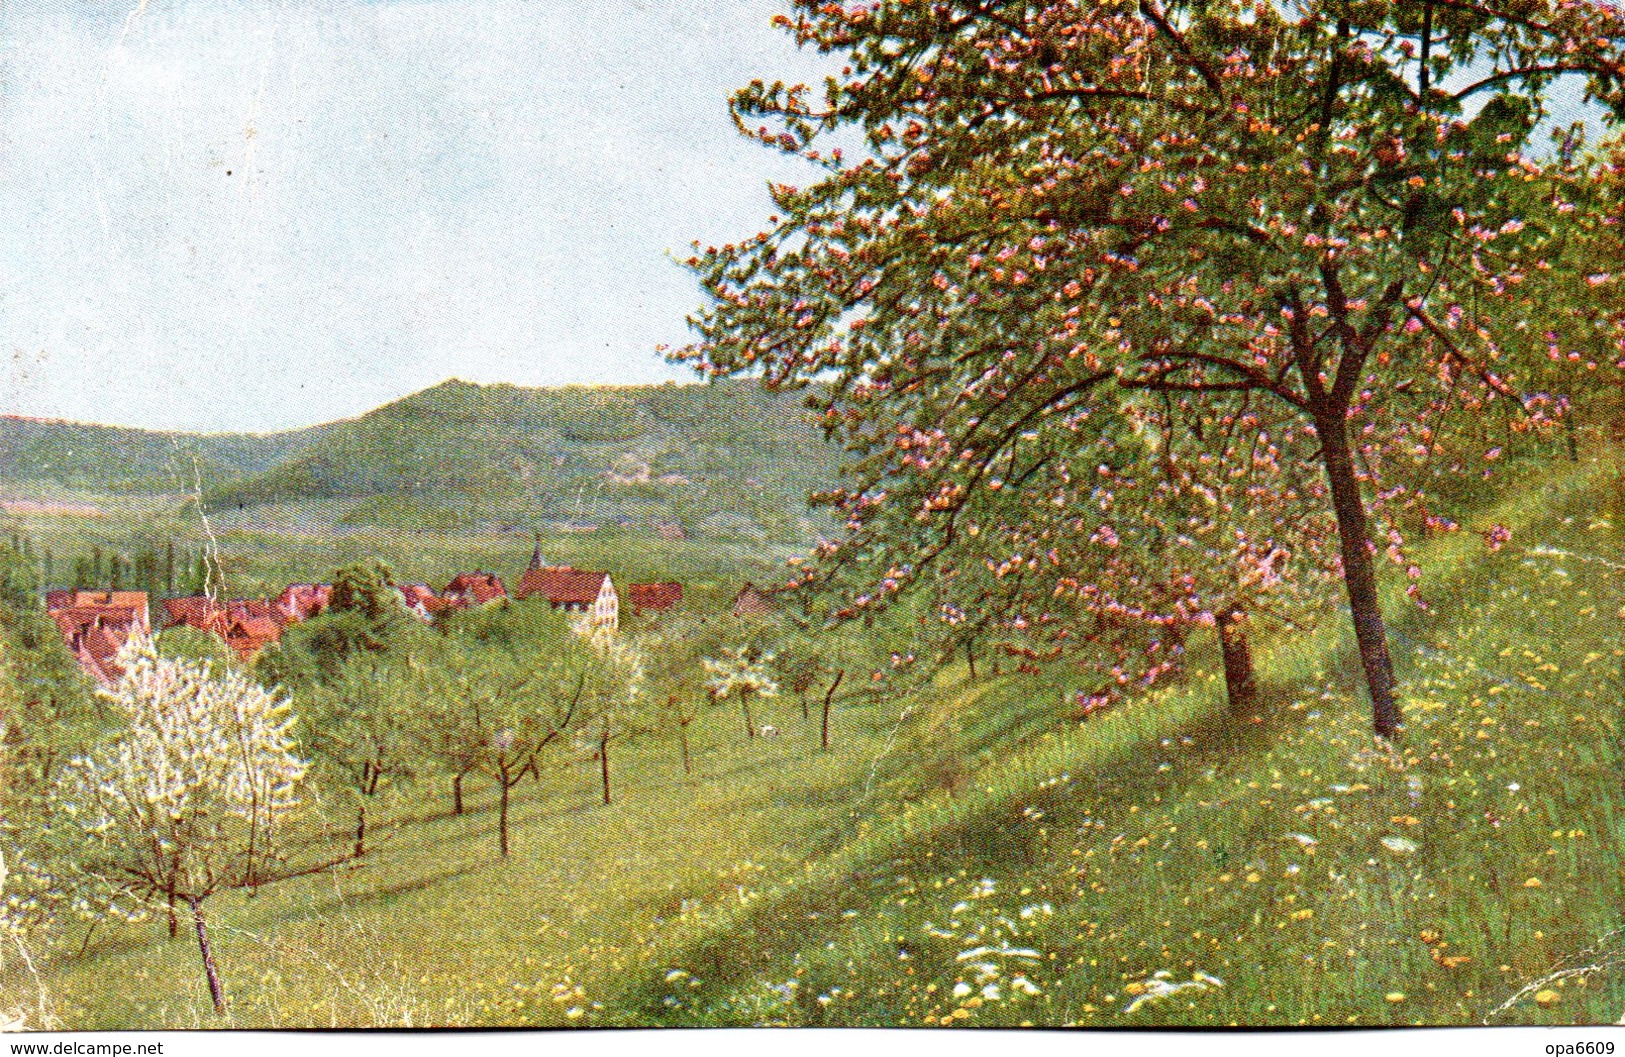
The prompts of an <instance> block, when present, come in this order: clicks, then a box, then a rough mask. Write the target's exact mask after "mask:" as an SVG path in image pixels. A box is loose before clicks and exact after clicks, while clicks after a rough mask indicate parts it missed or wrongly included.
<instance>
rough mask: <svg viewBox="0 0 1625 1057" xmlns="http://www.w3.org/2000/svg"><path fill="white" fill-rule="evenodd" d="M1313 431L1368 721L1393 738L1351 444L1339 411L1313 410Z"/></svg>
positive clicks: (1392, 706) (1390, 689) (1389, 669)
mask: <svg viewBox="0 0 1625 1057" xmlns="http://www.w3.org/2000/svg"><path fill="white" fill-rule="evenodd" d="M1315 431H1316V432H1317V433H1318V434H1319V435H1320V444H1321V464H1322V465H1323V466H1324V467H1325V469H1326V483H1327V484H1328V485H1329V486H1330V488H1331V492H1332V509H1333V510H1334V511H1336V513H1337V532H1338V536H1339V542H1340V544H1341V553H1342V558H1343V586H1344V587H1345V588H1346V589H1347V591H1348V597H1349V612H1350V614H1351V616H1352V617H1353V620H1354V638H1355V641H1356V642H1357V643H1359V646H1360V666H1361V667H1362V668H1363V669H1364V670H1365V683H1366V689H1367V690H1368V691H1370V694H1371V725H1372V727H1373V729H1375V731H1376V732H1377V734H1378V735H1380V736H1381V737H1384V738H1392V737H1393V736H1394V735H1395V734H1396V733H1397V732H1398V730H1399V719H1400V717H1399V703H1398V702H1397V701H1395V700H1394V666H1393V661H1392V660H1390V658H1389V656H1388V632H1387V629H1386V628H1385V627H1384V626H1383V621H1382V602H1381V599H1380V597H1379V596H1378V594H1377V573H1376V567H1375V563H1374V562H1373V561H1372V557H1371V552H1372V546H1371V532H1370V529H1369V528H1368V526H1367V521H1366V514H1365V499H1364V497H1362V496H1361V495H1360V480H1359V478H1358V477H1357V476H1355V472H1354V457H1353V454H1352V452H1351V451H1350V450H1349V439H1348V426H1347V423H1346V422H1345V420H1344V416H1343V415H1342V414H1341V413H1340V412H1339V413H1331V412H1324V413H1320V412H1317V413H1316V415H1315Z"/></svg>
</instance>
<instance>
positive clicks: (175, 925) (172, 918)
mask: <svg viewBox="0 0 1625 1057" xmlns="http://www.w3.org/2000/svg"><path fill="white" fill-rule="evenodd" d="M167 894H168V896H169V938H170V939H174V938H175V937H177V936H179V935H180V934H181V919H180V915H179V914H177V913H175V879H174V878H173V877H171V878H170V879H169V892H168V893H167Z"/></svg>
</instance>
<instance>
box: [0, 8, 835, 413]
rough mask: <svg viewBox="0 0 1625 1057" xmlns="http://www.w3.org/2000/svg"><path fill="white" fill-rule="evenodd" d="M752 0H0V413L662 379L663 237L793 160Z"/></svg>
mask: <svg viewBox="0 0 1625 1057" xmlns="http://www.w3.org/2000/svg"><path fill="white" fill-rule="evenodd" d="M776 9H777V5H776V4H775V3H773V2H772V0H725V2H714V3H692V4H687V3H684V4H678V3H664V2H659V0H648V2H638V0H583V2H571V0H443V2H442V0H420V2H402V0H383V2H372V3H362V2H356V0H127V3H122V4H110V3H107V2H103V0H96V2H92V0H8V2H7V3H5V4H4V5H3V6H0V215H3V216H4V217H5V218H6V220H5V223H4V224H0V340H3V341H4V343H5V354H6V358H5V364H4V368H3V372H4V373H3V374H0V412H5V413H17V414H27V415H38V416H48V417H63V418H74V419H81V420H88V421H97V422H111V423H119V424H127V425H140V426H148V427H154V428H185V429H204V430H239V429H248V430H270V429H280V428H286V427H290V426H297V425H303V424H307V423H311V422H316V421H321V420H325V419H330V418H334V417H339V416H345V415H352V414H356V413H359V412H362V411H365V410H367V409H368V408H371V407H374V406H376V405H377V404H380V403H382V402H384V401H387V400H390V399H393V398H395V397H398V396H401V395H403V394H405V393H408V392H412V391H414V390H417V389H420V388H422V387H424V386H427V385H432V384H434V383H435V382H437V381H440V380H442V379H445V378H448V377H453V376H456V377H461V378H467V379H470V380H474V381H507V382H516V383H519V384H524V385H557V384H569V383H579V382H603V383H635V382H657V381H662V380H665V379H668V378H672V379H678V380H686V378H687V375H686V373H685V372H684V371H682V370H680V369H678V368H674V367H672V366H670V365H668V364H666V363H664V361H663V360H662V359H661V357H660V356H659V355H657V353H656V352H655V346H656V345H657V344H659V343H662V342H665V343H681V342H683V341H685V340H686V339H687V329H686V327H685V325H684V321H683V320H684V316H685V315H686V314H687V313H688V312H689V311H690V310H691V309H692V308H693V307H694V306H695V305H696V304H697V303H698V292H697V288H696V286H695V285H694V283H693V280H692V279H691V277H689V276H688V275H687V274H686V273H685V272H684V271H683V270H682V269H680V268H679V267H678V266H677V265H675V264H674V263H673V262H672V260H671V255H672V254H677V255H682V254H684V253H685V252H686V247H687V245H688V242H689V240H691V239H695V238H698V239H701V240H705V241H718V240H727V239H733V238H737V237H740V236H741V235H744V234H748V233H749V232H751V231H754V230H756V229H757V226H758V225H759V224H760V221H761V218H762V217H763V216H765V215H766V213H767V212H768V211H769V203H768V201H767V197H766V193H765V190H764V186H765V184H766V182H767V181H768V180H770V179H772V180H791V181H795V180H798V179H805V178H806V175H807V174H806V172H805V171H804V170H798V169H797V168H796V163H795V162H794V161H793V160H790V159H785V158H782V157H780V156H777V155H775V154H774V153H773V152H770V151H767V150H765V149H763V148H761V147H759V146H755V145H753V144H751V143H750V142H748V141H746V140H744V139H743V138H741V137H740V136H739V135H738V134H737V133H736V132H735V130H734V129H733V126H732V124H731V123H730V121H729V119H728V116H727V110H726V100H727V97H728V94H729V92H730V91H731V90H732V89H733V88H735V87H737V86H739V85H741V84H743V83H745V82H747V81H748V80H749V79H750V78H752V77H755V76H767V77H768V78H769V79H772V78H774V77H781V76H782V77H785V78H786V79H806V78H810V77H813V76H816V74H817V72H818V70H819V68H820V67H819V66H818V58H817V57H816V56H815V55H811V54H802V53H798V52H797V51H796V49H795V47H794V45H793V43H792V42H791V41H790V40H789V39H788V38H787V37H786V36H785V35H783V34H782V33H781V32H779V31H778V30H776V29H774V28H773V27H772V26H771V25H770V24H769V18H770V17H771V15H772V14H773V12H774V11H775V10H776Z"/></svg>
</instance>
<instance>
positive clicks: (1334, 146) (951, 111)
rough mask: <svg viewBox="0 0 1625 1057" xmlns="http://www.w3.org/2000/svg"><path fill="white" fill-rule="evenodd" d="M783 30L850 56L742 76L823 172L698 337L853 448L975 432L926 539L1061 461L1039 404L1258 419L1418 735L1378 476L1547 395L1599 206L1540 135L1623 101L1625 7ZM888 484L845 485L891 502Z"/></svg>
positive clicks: (796, 15) (782, 144)
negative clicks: (1432, 435) (1298, 480)
mask: <svg viewBox="0 0 1625 1057" xmlns="http://www.w3.org/2000/svg"><path fill="white" fill-rule="evenodd" d="M781 22H782V24H783V25H784V26H785V27H786V28H787V29H788V30H789V31H790V32H792V33H793V34H794V35H795V37H796V39H797V40H798V41H799V42H801V43H802V44H804V45H806V46H810V47H814V48H817V49H819V50H821V51H824V52H826V53H830V54H832V55H836V56H839V58H840V61H841V62H842V63H844V65H843V66H842V67H841V69H840V71H839V73H838V74H837V75H836V76H833V77H831V78H829V80H828V82H827V84H826V85H825V87H824V90H823V92H822V93H814V92H813V91H811V90H809V89H807V88H805V87H804V86H799V85H795V86H787V85H784V84H782V83H774V84H767V83H764V82H757V83H755V84H752V85H751V86H750V87H748V88H746V89H744V90H743V91H741V92H739V93H738V94H737V95H736V96H735V98H734V101H733V111H734V114H735V118H736V120H737V122H738V124H739V126H740V128H741V129H742V130H743V131H745V132H746V133H747V134H749V135H752V136H756V137H758V138H760V139H761V140H763V141H764V142H766V143H768V144H770V145H772V146H774V147H776V148H778V149H780V150H784V151H787V152H791V153H795V154H799V155H802V156H803V157H805V158H807V159H808V160H810V161H812V162H813V163H815V164H817V165H819V166H822V176H821V178H820V179H819V180H818V182H816V183H814V184H813V185H812V186H810V187H807V188H805V189H798V188H793V187H788V186H779V187H775V188H774V199H775V203H776V205H777V207H778V210H779V215H777V216H774V217H772V218H771V219H770V222H769V226H768V227H767V229H766V230H763V231H762V232H760V233H759V234H757V235H755V236H752V237H750V238H747V239H745V240H744V241H742V242H740V243H737V244H731V245H726V246H722V247H711V248H709V249H705V250H702V251H698V252H696V254H695V255H694V256H693V257H692V258H691V260H690V262H689V263H690V265H691V267H692V268H693V269H694V270H695V271H696V272H697V273H698V274H699V275H700V277H701V278H702V280H703V282H704V284H705V286H706V288H707V291H708V293H709V294H710V295H711V297H712V303H711V304H710V306H709V307H708V308H707V309H705V310H704V311H703V312H702V313H701V314H700V315H699V316H698V317H696V319H695V320H694V322H695V325H696V326H697V328H698V329H699V331H700V333H701V335H702V341H701V342H700V343H698V344H697V345H695V346H694V347H692V348H690V349H687V350H684V351H682V352H680V353H678V354H677V355H678V357H679V358H680V359H684V360H686V361H688V362H690V363H692V364H693V365H695V366H696V367H697V368H698V369H700V370H702V371H704V372H707V373H709V374H714V375H726V374H748V373H760V374H761V375H762V376H763V377H764V379H765V380H766V381H767V382H768V384H770V385H777V386H795V385H802V384H807V383H811V382H824V383H827V389H826V390H825V391H823V392H822V393H819V394H818V395H815V396H814V397H813V398H812V399H813V403H814V405H815V407H817V408H818V409H819V410H820V411H821V412H822V413H823V416H824V423H825V426H826V428H827V429H828V430H829V431H830V432H831V433H832V434H835V435H838V436H841V437H843V439H844V440H845V441H846V443H847V445H848V447H850V448H852V449H854V450H855V451H856V452H857V453H858V456H859V458H860V459H861V458H862V457H864V456H866V455H871V454H873V453H875V452H876V451H878V450H880V449H881V448H882V447H883V446H884V445H885V444H886V443H888V438H889V436H890V435H891V434H892V432H893V431H894V430H895V428H896V427H897V426H898V425H899V424H901V425H904V426H907V427H911V428H914V429H917V430H920V431H922V432H925V433H930V432H931V431H933V430H937V429H939V427H940V425H941V424H942V423H944V422H948V423H950V424H951V425H952V426H953V428H952V429H949V430H944V433H945V435H944V436H942V437H941V438H940V439H939V440H936V441H933V444H934V449H933V457H936V458H940V459H942V460H945V461H947V462H959V463H963V464H965V466H966V472H965V474H964V475H963V478H964V479H963V480H960V481H947V482H944V489H943V491H942V492H941V493H940V494H939V495H938V496H936V497H935V499H934V500H932V501H931V502H928V503H927V504H925V505H924V506H923V507H922V509H920V510H918V511H911V513H916V514H918V515H919V517H920V520H921V523H922V524H923V525H924V526H925V528H926V529H927V530H928V532H927V536H928V542H927V546H926V549H925V550H924V551H923V552H922V557H924V556H929V554H930V553H932V551H934V550H939V549H940V550H947V549H952V548H953V547H955V546H957V545H959V543H960V540H961V539H962V538H963V537H962V536H960V535H959V534H958V532H957V531H956V529H955V528H954V526H953V525H952V524H951V523H950V522H949V521H948V520H947V519H948V518H951V517H952V516H953V512H954V511H955V510H957V509H959V508H960V507H961V506H962V505H963V503H964V502H965V501H967V497H968V495H969V493H970V492H972V491H974V490H976V489H988V488H992V487H994V486H995V484H997V483H1000V482H1002V481H1004V480H1005V479H1006V478H1007V473H1008V472H1020V471H1021V469H1022V467H1023V466H1026V467H1031V466H1032V465H1033V463H1034V459H1035V458H1038V457H1042V456H1041V455H1040V453H1038V452H1036V451H1035V452H1033V454H1031V455H1026V456H1025V458H1024V447H1023V446H1024V445H1028V444H1030V442H1031V441H1030V437H1031V435H1032V434H1033V433H1034V431H1035V427H1036V426H1037V424H1039V423H1052V424H1053V423H1061V424H1066V423H1078V424H1079V428H1078V430H1077V440H1076V441H1074V442H1070V443H1066V444H1062V445H1058V446H1057V449H1056V451H1055V453H1054V455H1053V456H1052V460H1051V461H1053V462H1055V463H1057V464H1063V463H1067V462H1070V463H1071V465H1070V467H1069V470H1070V472H1071V473H1073V475H1074V476H1076V475H1078V474H1079V473H1080V472H1081V471H1082V470H1083V468H1085V467H1091V466H1093V465H1096V463H1097V455H1098V452H1099V448H1100V446H1101V444H1102V443H1103V441H1104V440H1106V439H1109V438H1110V437H1111V436H1112V431H1111V430H1102V429H1100V428H1098V427H1096V426H1089V425H1086V424H1084V423H1085V421H1086V419H1087V417H1089V416H1102V415H1105V416H1111V415H1114V414H1115V413H1116V409H1117V408H1118V407H1119V406H1121V403H1120V399H1119V398H1117V397H1113V396H1110V395H1108V394H1109V393H1110V392H1112V391H1116V392H1133V393H1140V394H1145V395H1148V396H1166V397H1169V398H1171V400H1172V401H1173V404H1174V406H1175V409H1176V410H1177V411H1178V412H1179V413H1180V418H1181V419H1182V425H1183V426H1184V427H1185V428H1188V429H1192V430H1200V431H1203V432H1204V433H1211V431H1212V430H1213V429H1214V428H1215V427H1216V425H1217V423H1219V422H1220V421H1223V420H1225V419H1226V418H1231V419H1233V420H1234V421H1235V422H1237V423H1241V424H1240V425H1238V426H1237V427H1236V428H1237V429H1241V430H1245V431H1246V432H1247V434H1248V435H1249V436H1250V438H1251V439H1254V440H1257V441H1258V442H1259V443H1260V444H1266V445H1270V446H1274V447H1275V448H1277V450H1279V451H1280V452H1282V453H1284V455H1286V456H1287V457H1292V458H1300V459H1303V460H1306V461H1308V462H1309V463H1310V464H1311V465H1313V466H1315V467H1317V468H1318V471H1319V473H1320V475H1321V476H1322V478H1323V479H1324V490H1323V491H1319V492H1318V493H1314V492H1308V491H1302V492H1299V493H1297V495H1296V496H1295V501H1298V502H1300V503H1301V504H1302V505H1303V508H1304V509H1305V510H1306V511H1311V512H1313V513H1315V514H1320V513H1329V514H1330V515H1331V517H1332V518H1333V520H1334V523H1335V527H1336V533H1337V538H1338V563H1339V570H1340V573H1341V579H1342V581H1343V585H1344V588H1345V590H1346V594H1347V598H1348V602H1349V606H1350V610H1351V614H1352V619H1353V625H1354V632H1355V638H1356V640H1357V642H1358V646H1359V652H1360V658H1361V662H1362V667H1363V669H1364V673H1365V679H1366V684H1367V688H1368V690H1369V692H1370V696H1371V702H1372V716H1373V727H1374V729H1375V731H1376V732H1377V734H1379V735H1381V736H1384V737H1391V736H1393V735H1394V734H1395V733H1396V731H1397V730H1398V727H1399V723H1400V715H1399V709H1398V705H1397V702H1396V700H1395V694H1394V677H1393V671H1392V664H1391V661H1390V658H1389V652H1388V645H1387V633H1386V630H1385V626H1384V621H1383V615H1382V610H1381V606H1380V603H1379V595H1378V581H1377V565H1376V561H1375V553H1376V546H1375V539H1376V538H1377V536H1376V533H1374V531H1373V521H1372V506H1371V504H1372V502H1373V497H1374V496H1375V495H1376V494H1377V493H1378V491H1379V490H1386V489H1385V487H1384V484H1383V482H1381V481H1380V480H1379V479H1378V478H1377V474H1378V470H1379V468H1380V467H1381V466H1382V465H1383V464H1384V463H1385V461H1387V462H1392V461H1394V460H1396V459H1401V458H1404V457H1406V456H1407V453H1414V452H1415V451H1416V450H1417V449H1418V448H1419V447H1425V446H1426V441H1425V440H1423V439H1421V438H1422V437H1423V436H1424V435H1425V433H1426V432H1427V431H1428V430H1430V429H1433V428H1435V427H1434V425H1433V424H1432V423H1429V422H1427V421H1424V420H1423V419H1424V417H1425V416H1428V415H1434V416H1438V415H1440V414H1442V410H1443V409H1447V408H1449V407H1451V406H1454V405H1455V404H1456V403H1458V402H1461V401H1464V400H1472V401H1477V402H1479V403H1480V404H1481V405H1482V406H1483V407H1485V408H1486V409H1487V410H1488V411H1489V412H1497V411H1499V410H1500V409H1503V408H1504V409H1506V410H1507V413H1510V414H1516V415H1521V416H1530V417H1537V418H1538V417H1540V416H1543V415H1548V414H1550V413H1552V411H1553V407H1552V406H1550V405H1547V404H1544V403H1541V402H1539V401H1531V400H1528V399H1526V396H1527V395H1528V394H1526V393H1525V392H1524V391H1523V387H1522V384H1521V383H1522V382H1523V380H1525V378H1526V377H1527V374H1528V371H1527V369H1526V368H1527V367H1528V365H1529V364H1530V363H1532V362H1535V361H1537V360H1538V359H1540V358H1542V357H1544V356H1545V352H1546V350H1545V348H1544V343H1543V342H1542V341H1540V340H1539V338H1538V335H1540V334H1542V333H1544V332H1546V331H1547V330H1548V329H1549V327H1548V324H1549V323H1550V322H1552V320H1551V317H1550V315H1549V313H1548V311H1547V306H1544V305H1541V304H1538V303H1531V302H1529V301H1528V300H1527V299H1524V298H1520V297H1519V296H1518V291H1519V289H1520V287H1521V285H1522V284H1523V283H1524V282H1525V280H1526V279H1528V278H1529V277H1530V276H1532V275H1534V274H1536V273H1537V272H1539V271H1541V270H1542V269H1544V268H1551V267H1553V266H1554V262H1558V261H1561V260H1564V259H1565V258H1566V255H1571V254H1572V253H1573V252H1574V246H1573V245H1571V244H1569V243H1568V242H1566V241H1565V239H1564V233H1565V232H1566V231H1568V230H1569V229H1570V228H1571V227H1572V225H1573V223H1574V221H1575V219H1576V214H1577V213H1581V214H1583V213H1584V212H1586V210H1587V209H1588V208H1589V207H1588V206H1587V204H1586V202H1587V200H1586V199H1585V197H1584V196H1583V195H1581V194H1578V193H1576V185H1577V183H1578V182H1580V181H1579V180H1578V179H1577V178H1576V175H1575V174H1574V173H1571V172H1566V171H1562V170H1561V169H1559V168H1558V167H1555V166H1551V165H1547V164H1544V163H1542V162H1539V161H1537V160H1535V158H1534V157H1533V156H1532V147H1531V137H1532V135H1533V133H1534V130H1535V129H1536V128H1537V127H1538V125H1539V119H1540V118H1541V116H1542V113H1543V112H1542V106H1543V104H1544V101H1545V100H1546V98H1547V97H1548V93H1549V91H1550V89H1551V86H1552V84H1553V83H1554V82H1555V81H1556V80H1558V79H1560V78H1564V77H1570V78H1576V79H1580V80H1583V81H1584V83H1585V84H1586V87H1587V89H1588V91H1589V93H1590V94H1591V95H1592V97H1593V98H1595V99H1596V100H1598V101H1599V102H1600V103H1601V104H1603V106H1604V107H1605V108H1607V110H1608V112H1609V113H1610V114H1611V115H1614V116H1616V117H1617V116H1618V115H1620V114H1621V113H1622V112H1625V95H1622V86H1625V76H1622V75H1625V66H1622V64H1621V59H1620V56H1621V51H1622V44H1625V14H1622V13H1621V12H1620V10H1619V9H1618V8H1617V7H1616V6H1615V5H1612V4H1609V3H1603V2H1591V0H1531V2H1530V3H1527V4H1521V5H1519V6H1517V7H1516V8H1515V9H1514V8H1505V7H1503V6H1500V5H1497V4H1493V3H1481V2H1476V0H1408V2H1395V3H1385V4H1364V5H1361V4H1347V3H1342V2H1336V0H1305V2H1303V3H1297V4H1293V5H1290V6H1283V5H1269V4H1255V3H1251V2H1242V0H1230V2H1225V3H1218V4H1212V3H1201V4H1195V3H1174V4H1169V5H1167V6H1164V5H1163V4H1162V3H1159V2H1158V0H1138V2H1131V0H1119V2H1110V3H1093V2H1083V0H1062V2H1056V3H1045V4H1029V3H1014V2H1003V3H1001V2H991V3H990V2H987V0H941V2H934V3H909V2H903V0H895V2H891V0H888V2H875V3H865V4H861V5H857V6H850V7H848V6H842V5H839V4H826V3H820V2H816V0H800V2H797V3H795V4H794V6H793V14H792V15H790V16H785V17H783V18H782V19H781ZM858 136H861V138H862V149H860V150H858V151H856V152H855V153H854V154H852V155H851V156H848V155H847V154H845V153H843V151H844V150H849V149H850V148H851V147H852V146H853V142H852V141H853V140H854V139H856V138H857V137H858ZM1531 189H1533V193H1531ZM1013 408H1019V409H1020V410H1012V409H1013ZM1107 461H1108V463H1109V460H1107ZM1005 467H1010V468H1011V469H1010V470H1009V471H1004V468H1005ZM888 482H889V475H888V474H886V473H880V474H877V475H871V476H870V477H869V478H868V479H867V480H864V481H863V482H862V484H861V485H860V487H859V488H858V489H857V490H855V492H854V494H853V495H851V496H849V497H848V500H847V501H848V505H849V506H850V507H851V508H852V509H854V510H855V511H857V512H858V513H860V514H861V513H862V512H863V511H864V510H866V509H869V508H875V507H880V506H883V505H884V504H886V503H888V502H890V501H891V500H890V493H889V491H888V489H887V487H886V484H887V483H888ZM1060 500H1061V502H1062V504H1063V505H1064V504H1066V503H1068V502H1071V501H1072V499H1071V497H1069V496H1067V495H1065V494H1061V495H1060ZM860 521H861V518H860ZM1089 531H1090V532H1091V533H1092V532H1093V531H1094V528H1091V529H1090V530H1089ZM1390 531H1397V530H1396V529H1394V528H1393V527H1392V526H1390ZM1394 545H1395V546H1399V544H1394ZM920 564H921V563H920V562H913V563H908V564H905V565H899V566H896V567H887V568H885V569H881V570H879V571H878V572H879V575H878V576H877V577H876V579H877V581H884V580H886V579H890V580H892V581H895V587H896V588H901V587H904V586H907V584H908V582H909V581H910V580H911V579H913V578H914V577H916V575H917V570H918V568H919V567H920ZM1082 571H1084V572H1087V570H1082ZM883 586H885V587H891V586H892V585H885V584H880V583H877V584H876V585H875V589H872V590H869V591H866V592H861V593H862V594H864V595H867V596H868V597H869V598H874V597H877V596H878V594H879V589H880V588H881V587H883Z"/></svg>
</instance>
